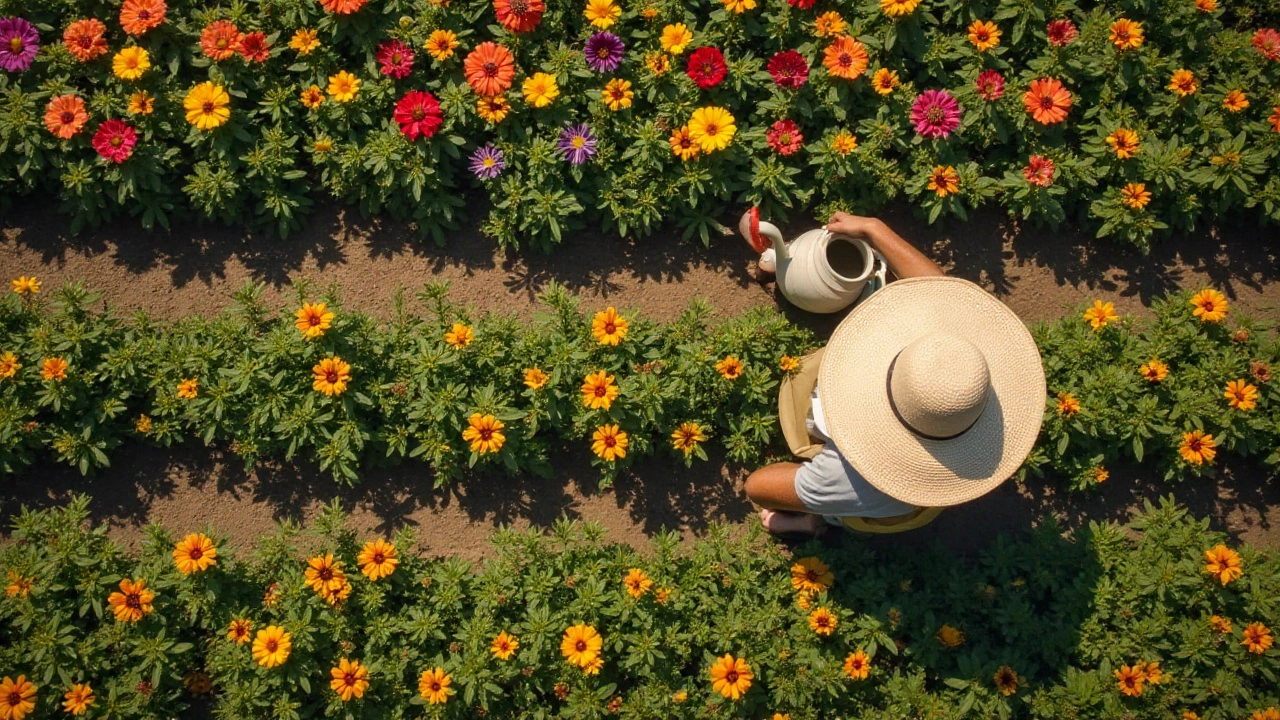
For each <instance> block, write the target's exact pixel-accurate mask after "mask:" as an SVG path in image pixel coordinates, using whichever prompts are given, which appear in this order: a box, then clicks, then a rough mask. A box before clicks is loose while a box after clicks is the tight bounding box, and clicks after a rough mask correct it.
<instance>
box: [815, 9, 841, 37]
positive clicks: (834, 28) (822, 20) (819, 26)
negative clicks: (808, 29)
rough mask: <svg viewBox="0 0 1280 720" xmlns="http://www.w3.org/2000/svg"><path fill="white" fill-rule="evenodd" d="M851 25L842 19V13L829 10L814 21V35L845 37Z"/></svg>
mask: <svg viewBox="0 0 1280 720" xmlns="http://www.w3.org/2000/svg"><path fill="white" fill-rule="evenodd" d="M848 27H849V23H847V22H845V21H844V18H842V17H840V13H838V12H836V11H835V10H828V11H827V12H824V13H822V14H821V15H819V16H818V17H816V18H814V20H813V34H814V35H817V36H818V37H832V36H835V35H843V34H844V31H845V29H846V28H848Z"/></svg>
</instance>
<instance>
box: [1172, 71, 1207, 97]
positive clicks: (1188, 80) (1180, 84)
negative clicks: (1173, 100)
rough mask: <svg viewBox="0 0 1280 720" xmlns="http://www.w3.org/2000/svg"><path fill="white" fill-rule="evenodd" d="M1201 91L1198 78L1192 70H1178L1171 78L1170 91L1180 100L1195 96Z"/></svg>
mask: <svg viewBox="0 0 1280 720" xmlns="http://www.w3.org/2000/svg"><path fill="white" fill-rule="evenodd" d="M1199 89H1200V83H1198V82H1196V76H1195V75H1193V74H1191V71H1190V70H1178V71H1176V72H1174V73H1173V77H1171V78H1169V91H1170V92H1172V93H1173V94H1174V95H1177V96H1178V97H1180V98H1184V97H1186V96H1188V95H1194V94H1195V92H1196V91H1197V90H1199Z"/></svg>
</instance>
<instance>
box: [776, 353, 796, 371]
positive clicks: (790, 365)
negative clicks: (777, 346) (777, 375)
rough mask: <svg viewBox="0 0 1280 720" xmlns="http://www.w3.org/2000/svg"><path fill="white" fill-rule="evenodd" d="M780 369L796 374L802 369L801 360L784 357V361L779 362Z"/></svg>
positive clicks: (788, 356) (789, 356)
mask: <svg viewBox="0 0 1280 720" xmlns="http://www.w3.org/2000/svg"><path fill="white" fill-rule="evenodd" d="M778 367H779V368H781V369H782V372H788V373H789V372H795V371H796V370H799V369H800V358H798V357H793V356H791V355H783V356H782V359H781V360H779V361H778Z"/></svg>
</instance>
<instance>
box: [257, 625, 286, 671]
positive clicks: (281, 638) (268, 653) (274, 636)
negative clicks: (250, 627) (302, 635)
mask: <svg viewBox="0 0 1280 720" xmlns="http://www.w3.org/2000/svg"><path fill="white" fill-rule="evenodd" d="M291 652H293V635H291V634H289V633H287V632H285V630H284V628H282V627H280V626H279V625H268V626H266V627H265V628H263V629H261V630H259V631H258V636H257V637H255V638H254V639H253V659H254V661H255V662H257V663H258V664H259V665H261V666H262V667H264V668H267V669H268V670H269V669H271V668H273V667H279V666H281V665H283V664H284V663H285V661H286V660H288V659H289V653H291Z"/></svg>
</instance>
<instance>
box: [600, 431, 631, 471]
mask: <svg viewBox="0 0 1280 720" xmlns="http://www.w3.org/2000/svg"><path fill="white" fill-rule="evenodd" d="M629 445H630V441H629V440H628V439H627V434H626V433H625V432H623V431H622V430H620V429H619V428H618V426H617V425H601V426H600V427H598V428H596V431H595V432H594V433H592V435H591V452H593V453H595V454H596V456H598V457H599V458H600V459H602V460H604V461H605V462H614V461H616V460H621V459H622V458H624V457H626V456H627V447H628V446H629Z"/></svg>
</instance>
